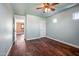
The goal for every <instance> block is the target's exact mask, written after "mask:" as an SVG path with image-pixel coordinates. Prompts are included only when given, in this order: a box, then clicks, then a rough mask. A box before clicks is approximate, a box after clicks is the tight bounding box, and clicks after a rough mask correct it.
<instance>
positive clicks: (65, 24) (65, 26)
mask: <svg viewBox="0 0 79 59" xmlns="http://www.w3.org/2000/svg"><path fill="white" fill-rule="evenodd" d="M75 12H79V5H77V6H74V7H72V8H70V9H67V10H64V11H63V12H61V13H58V14H56V15H53V16H52V17H49V18H47V22H46V32H47V33H46V35H47V37H52V38H56V39H58V40H61V41H65V42H67V43H71V44H74V45H78V46H79V19H77V20H75V19H73V16H72V15H73V13H75ZM54 18H56V19H57V20H58V22H57V23H53V22H52V21H53V19H54Z"/></svg>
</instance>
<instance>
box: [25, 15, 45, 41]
mask: <svg viewBox="0 0 79 59" xmlns="http://www.w3.org/2000/svg"><path fill="white" fill-rule="evenodd" d="M25 28H26V30H25V32H26V39H27V40H30V39H36V38H40V37H45V36H46V32H45V31H46V26H45V19H44V18H41V17H39V16H35V15H30V14H27V15H26V20H25Z"/></svg>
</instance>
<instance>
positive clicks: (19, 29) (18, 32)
mask: <svg viewBox="0 0 79 59" xmlns="http://www.w3.org/2000/svg"><path fill="white" fill-rule="evenodd" d="M14 20H15V21H14V22H15V40H14V41H21V40H24V20H25V18H24V16H15V19H14Z"/></svg>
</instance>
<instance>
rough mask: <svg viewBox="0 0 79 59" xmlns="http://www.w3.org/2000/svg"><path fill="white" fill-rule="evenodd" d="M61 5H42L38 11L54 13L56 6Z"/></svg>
mask: <svg viewBox="0 0 79 59" xmlns="http://www.w3.org/2000/svg"><path fill="white" fill-rule="evenodd" d="M57 4H59V3H42V5H41V6H40V7H38V8H36V9H42V10H43V13H45V12H48V11H54V10H55V6H56V5H57Z"/></svg>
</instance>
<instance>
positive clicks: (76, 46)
mask: <svg viewBox="0 0 79 59" xmlns="http://www.w3.org/2000/svg"><path fill="white" fill-rule="evenodd" d="M47 38H49V39H53V40H56V41H58V42H61V43H64V44H67V45H69V46H72V47H75V48H79V46H78V45H75V44H71V43H68V42H65V41H61V40H59V39H55V38H52V37H49V36H47Z"/></svg>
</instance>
